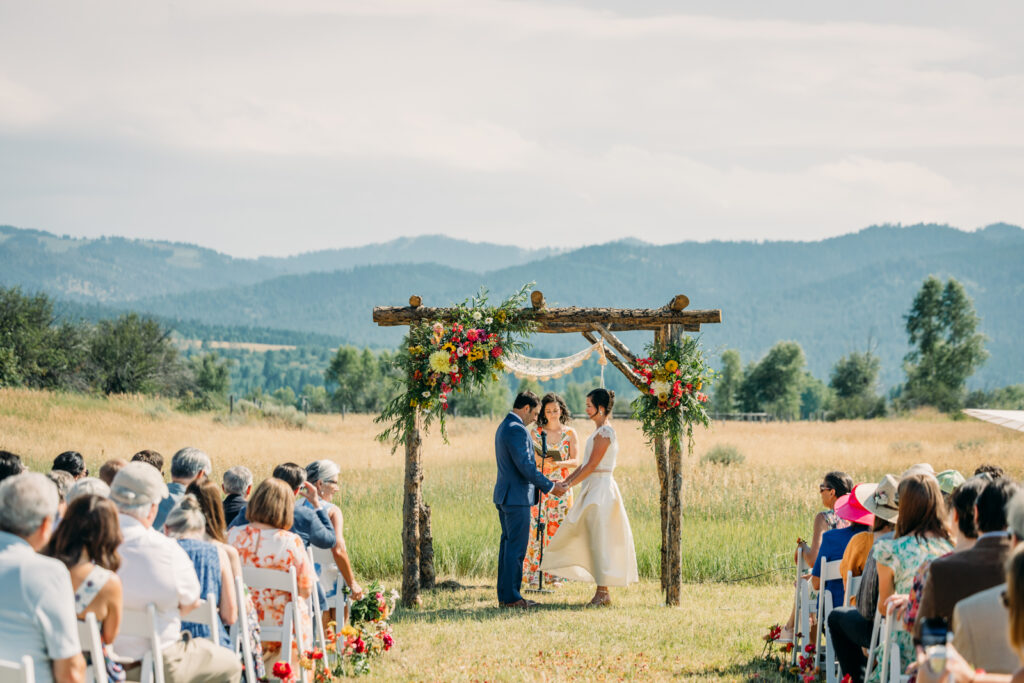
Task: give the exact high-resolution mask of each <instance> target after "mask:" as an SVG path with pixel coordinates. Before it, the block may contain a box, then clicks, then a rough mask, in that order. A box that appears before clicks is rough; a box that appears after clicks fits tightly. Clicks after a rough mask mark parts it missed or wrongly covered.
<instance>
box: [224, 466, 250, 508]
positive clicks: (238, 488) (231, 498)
mask: <svg viewBox="0 0 1024 683" xmlns="http://www.w3.org/2000/svg"><path fill="white" fill-rule="evenodd" d="M221 488H223V489H224V493H226V494H227V496H226V497H225V498H224V503H223V508H224V519H226V520H231V519H234V518H235V517H236V516H237V515H238V511H239V510H241V509H242V508H243V507H245V501H246V500H247V499H248V498H249V494H250V493H252V472H250V471H249V468H248V467H244V466H242V465H236V466H235V467H232V468H231V469H229V470H228V471H227V472H225V473H224V484H223V485H222V486H221Z"/></svg>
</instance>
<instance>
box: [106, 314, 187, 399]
mask: <svg viewBox="0 0 1024 683" xmlns="http://www.w3.org/2000/svg"><path fill="white" fill-rule="evenodd" d="M89 357H90V359H91V360H92V363H93V365H94V366H95V368H96V376H97V381H98V385H99V388H100V390H101V391H103V393H105V394H152V393H166V394H171V395H177V394H179V393H181V391H182V390H183V389H184V387H185V385H186V383H187V375H186V372H185V368H184V365H183V364H182V363H181V362H180V361H179V359H178V351H177V349H175V348H174V345H173V344H171V338H170V332H169V331H168V330H165V329H164V328H163V327H161V325H160V323H158V322H157V321H155V320H153V319H152V318H143V317H140V316H139V315H138V314H137V313H128V314H126V315H122V316H121V317H120V318H118V319H117V320H101V321H100V322H99V324H98V325H97V326H96V331H95V333H94V334H93V337H92V340H91V343H90V345H89Z"/></svg>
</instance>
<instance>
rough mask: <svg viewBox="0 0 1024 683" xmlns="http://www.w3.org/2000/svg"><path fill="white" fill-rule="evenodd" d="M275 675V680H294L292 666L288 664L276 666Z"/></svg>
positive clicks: (281, 663) (277, 664)
mask: <svg viewBox="0 0 1024 683" xmlns="http://www.w3.org/2000/svg"><path fill="white" fill-rule="evenodd" d="M273 674H274V678H279V679H281V680H282V681H290V680H291V679H292V665H291V664H289V663H288V662H277V663H276V664H274V668H273Z"/></svg>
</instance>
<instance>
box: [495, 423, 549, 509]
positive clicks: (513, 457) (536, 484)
mask: <svg viewBox="0 0 1024 683" xmlns="http://www.w3.org/2000/svg"><path fill="white" fill-rule="evenodd" d="M494 458H495V460H496V461H497V464H498V480H497V481H496V482H495V483H494V504H495V505H536V504H537V502H538V501H539V499H540V496H539V495H538V493H537V489H540V490H541V491H543V492H544V493H547V492H548V491H550V490H551V488H552V487H553V486H554V484H553V483H552V482H551V480H550V479H548V478H547V477H545V476H544V475H543V474H541V473H540V472H539V471H538V470H537V463H536V461H535V460H534V459H533V441H531V440H530V432H528V431H527V430H526V425H524V424H523V421H522V420H521V419H519V416H518V415H516V414H515V413H509V414H508V415H506V416H505V419H504V420H503V421H502V423H501V424H500V425H499V426H498V431H497V432H495V433H494Z"/></svg>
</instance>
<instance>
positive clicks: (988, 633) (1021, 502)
mask: <svg viewBox="0 0 1024 683" xmlns="http://www.w3.org/2000/svg"><path fill="white" fill-rule="evenodd" d="M1006 518H1007V522H1008V523H1009V527H1010V539H1011V542H1012V543H1013V545H1014V548H1015V550H1013V551H1011V552H1020V550H1019V546H1020V543H1021V541H1024V492H1020V491H1018V492H1017V493H1016V494H1014V496H1013V498H1011V499H1010V502H1009V504H1008V505H1007V506H1006ZM1005 593H1006V583H1000V584H998V585H996V586H993V587H992V588H989V589H987V590H983V591H980V592H978V593H975V594H974V595H972V596H970V597H968V598H964V599H963V600H961V601H960V602H958V603H956V606H955V607H954V608H953V621H952V622H951V624H950V628H951V630H952V631H953V645H955V646H956V649H957V650H958V651H959V652H960V654H961V655H963V656H964V658H965V659H966V660H967V661H968V662H970V664H971V666H972V667H976V668H978V669H984V670H985V671H990V672H994V673H1004V674H1009V673H1012V672H1014V671H1015V670H1016V669H1017V667H1018V666H1020V662H1019V661H1018V659H1017V655H1016V653H1014V651H1013V649H1012V648H1011V647H1010V640H1009V634H1008V633H1007V629H1006V624H1007V620H1008V615H1007V612H1006V605H1005V604H1004V602H1003V595H1004V594H1005Z"/></svg>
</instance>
